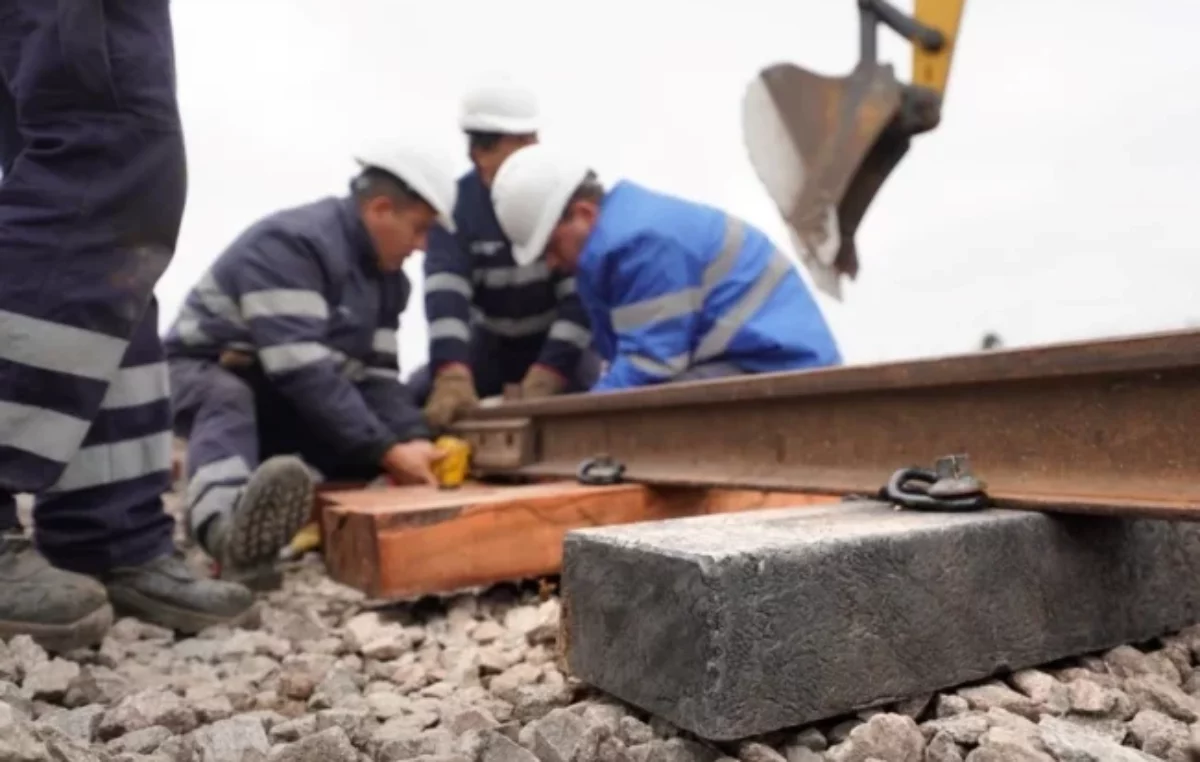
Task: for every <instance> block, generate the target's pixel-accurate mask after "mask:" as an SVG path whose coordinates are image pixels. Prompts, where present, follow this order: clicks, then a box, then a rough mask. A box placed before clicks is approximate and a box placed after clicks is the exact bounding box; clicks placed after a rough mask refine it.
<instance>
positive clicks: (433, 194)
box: [167, 148, 456, 587]
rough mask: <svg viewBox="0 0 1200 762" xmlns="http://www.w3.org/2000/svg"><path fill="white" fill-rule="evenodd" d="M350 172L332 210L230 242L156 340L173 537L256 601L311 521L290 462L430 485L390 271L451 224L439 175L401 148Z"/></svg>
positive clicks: (302, 212)
mask: <svg viewBox="0 0 1200 762" xmlns="http://www.w3.org/2000/svg"><path fill="white" fill-rule="evenodd" d="M359 163H360V165H361V166H362V171H361V172H360V173H359V174H358V175H357V176H356V177H354V178H353V180H352V181H351V186H350V190H351V192H350V194H349V195H348V196H346V197H343V198H336V197H329V198H324V199H321V200H318V201H315V202H312V203H309V204H306V205H303V206H299V207H295V208H291V209H285V210H283V211H280V212H276V213H274V214H272V215H269V216H268V217H266V218H264V219H262V220H259V221H258V222H257V223H255V224H254V225H252V226H251V227H250V228H249V229H248V230H246V231H245V232H244V233H243V234H242V235H241V236H239V237H238V238H237V239H236V240H235V241H234V242H233V243H232V244H231V245H230V246H229V247H228V248H227V249H226V250H225V251H224V252H223V253H222V254H221V255H220V256H219V257H218V258H217V261H216V262H215V263H214V264H213V266H212V268H211V270H210V271H209V272H208V273H206V274H205V275H204V277H203V278H201V280H200V282H199V283H198V284H197V285H196V286H195V287H194V288H193V289H192V291H191V293H190V294H189V295H188V297H187V300H186V301H185V302H184V305H183V308H182V310H181V311H180V314H179V316H178V317H177V319H176V320H175V322H174V324H173V325H172V327H171V329H170V332H169V333H168V336H167V356H168V359H169V361H170V368H171V387H172V389H171V392H172V398H173V400H174V406H175V426H176V431H177V432H178V433H179V434H180V435H181V436H184V437H187V440H188V449H187V470H188V479H189V485H188V493H187V501H188V527H189V529H190V531H191V532H192V533H193V535H194V536H195V537H196V538H197V540H198V541H199V543H200V545H201V546H202V547H203V548H204V549H205V550H206V551H207V552H208V553H209V554H210V555H211V556H212V557H213V558H214V559H216V560H217V561H218V562H219V563H220V564H221V573H222V574H223V575H225V576H229V577H231V578H237V579H241V580H244V581H246V582H247V583H251V584H252V585H254V586H256V587H257V586H269V585H273V584H275V583H276V582H277V580H278V574H277V571H276V570H275V569H274V561H275V559H276V557H277V555H278V552H279V550H280V549H281V548H282V547H283V546H284V545H286V544H287V543H288V541H289V540H291V539H292V536H293V535H294V534H295V533H296V531H297V530H298V529H299V528H300V527H301V526H302V525H303V524H304V522H305V521H306V520H307V519H308V517H309V514H310V511H311V510H312V501H313V494H312V493H313V483H312V479H313V477H312V476H311V474H310V472H309V470H308V468H307V467H306V465H305V462H307V464H308V465H311V466H313V467H314V468H315V469H316V470H317V471H318V472H320V473H321V474H322V475H323V476H324V477H326V478H328V479H333V480H349V481H360V480H361V481H370V480H371V479H373V478H375V477H376V476H378V475H379V474H380V473H381V472H383V473H386V474H388V475H390V476H392V477H393V478H395V479H396V480H398V481H401V482H417V483H426V484H436V483H437V481H436V479H435V478H434V475H433V472H432V465H433V463H434V462H435V461H436V460H437V459H438V458H439V457H440V456H439V455H438V454H437V451H436V450H435V449H434V446H433V444H432V443H431V441H430V431H429V429H428V427H427V426H426V424H425V421H424V419H423V417H422V415H421V410H420V408H419V407H418V406H417V404H416V403H415V401H414V400H413V399H412V397H411V395H410V394H409V391H408V389H407V388H405V386H404V385H403V384H401V383H400V370H399V365H398V358H397V351H398V347H397V342H396V328H397V326H398V324H399V319H400V313H401V312H403V311H404V308H405V306H406V305H407V303H408V298H409V294H410V293H411V290H412V287H411V284H410V283H409V280H408V277H407V276H406V275H405V274H404V271H403V270H402V269H401V268H402V266H403V264H404V260H405V259H407V258H408V256H409V255H410V254H412V252H413V251H414V250H415V249H420V248H424V246H425V243H426V236H427V233H428V231H429V229H430V227H431V226H432V225H433V224H434V220H435V218H438V217H439V216H440V218H441V221H442V223H443V224H446V225H453V222H452V221H451V219H450V214H451V212H452V210H453V209H454V197H455V192H456V191H455V178H454V172H453V169H451V168H450V164H449V163H447V162H441V161H439V160H438V157H436V155H434V154H430V153H429V152H427V151H423V150H417V149H415V148H405V149H398V150H391V151H387V152H384V153H382V154H375V155H369V156H365V157H363V158H360V159H359ZM291 453H298V454H299V455H300V456H301V457H302V458H303V461H302V460H300V459H299V458H295V457H290V455H287V454H291ZM270 456H279V457H273V458H270V459H268V460H267V461H266V462H264V463H262V464H261V466H260V465H259V462H260V458H262V457H270Z"/></svg>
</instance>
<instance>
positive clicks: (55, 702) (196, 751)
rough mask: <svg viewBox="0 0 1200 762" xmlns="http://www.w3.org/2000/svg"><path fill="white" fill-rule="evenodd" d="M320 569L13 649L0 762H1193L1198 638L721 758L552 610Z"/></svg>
mask: <svg viewBox="0 0 1200 762" xmlns="http://www.w3.org/2000/svg"><path fill="white" fill-rule="evenodd" d="M365 603H366V602H365V601H363V600H362V599H361V596H359V595H358V594H357V593H356V592H355V591H353V590H350V589H348V588H345V587H342V586H340V585H337V584H335V583H333V582H331V581H329V580H328V579H327V578H326V577H325V576H324V574H323V571H322V569H321V566H320V562H319V560H318V559H316V558H314V557H310V558H309V559H307V560H306V561H304V562H302V563H300V564H298V565H297V568H295V569H293V570H291V571H290V572H289V573H288V575H287V579H286V582H285V588H284V589H283V590H281V591H278V592H276V593H272V594H270V595H269V596H266V597H265V599H264V600H263V605H262V617H261V619H262V624H261V626H260V628H259V629H257V630H230V629H227V628H220V627H218V628H213V629H211V630H208V631H205V632H203V633H201V634H200V635H199V636H197V637H195V638H186V639H177V638H176V637H174V636H173V634H172V633H170V632H166V631H163V630H161V629H159V628H156V627H153V626H150V625H146V624H143V623H140V622H137V621H135V620H132V619H123V620H120V621H119V622H118V623H117V625H116V626H115V627H114V629H113V630H112V632H111V633H110V634H109V635H108V637H107V638H106V639H105V641H104V643H103V644H102V646H101V647H100V648H99V649H96V650H86V651H78V652H73V653H70V654H66V655H63V656H50V655H48V654H47V653H46V652H44V651H43V650H42V649H41V648H39V647H38V646H37V645H35V644H34V643H33V642H32V641H31V640H29V639H28V638H25V637H17V638H13V639H12V640H10V641H9V642H7V643H5V644H3V645H2V646H0V762H8V761H9V760H13V761H17V760H19V761H21V762H63V761H64V760H65V761H66V762H96V761H97V760H99V761H108V762H226V761H228V762H256V761H260V760H272V761H273V762H310V761H311V762H368V761H370V762H399V761H401V760H419V762H626V761H627V762H718V761H719V760H720V761H721V762H729V760H730V759H738V760H742V762H822V761H823V762H870V761H871V760H877V761H878V762H955V761H956V760H966V761H967V762H991V761H993V760H1015V761H1017V762H1022V761H1024V760H1029V761H1030V762H1047V761H1050V760H1059V762H1091V761H1095V762H1101V761H1109V760H1113V761H1115V762H1123V761H1124V760H1130V761H1133V760H1156V759H1157V760H1171V761H1172V762H1188V761H1189V760H1200V724H1198V720H1200V671H1197V669H1196V664H1197V656H1198V655H1200V627H1196V628H1191V629H1188V630H1185V631H1183V632H1181V633H1178V634H1175V635H1172V636H1170V637H1167V638H1164V639H1161V640H1156V641H1154V642H1152V643H1149V644H1142V645H1141V647H1134V646H1129V645H1126V646H1121V647H1118V648H1115V649H1112V650H1110V651H1107V652H1104V653H1100V654H1094V655H1089V656H1085V657H1082V658H1079V659H1071V660H1068V661H1065V662H1061V663H1056V664H1053V665H1046V666H1044V668H1041V669H1028V670H1023V671H1019V672H1016V673H1013V674H1010V675H1006V676H1004V677H1003V678H995V679H991V680H988V681H985V682H982V683H977V684H974V685H970V686H963V687H960V688H958V689H956V690H953V691H945V692H942V693H938V694H932V695H926V696H919V697H913V698H911V699H908V700H905V701H903V702H900V703H898V704H896V705H892V706H887V707H884V708H882V709H880V710H871V711H867V712H863V713H861V714H856V715H853V716H846V717H840V718H837V719H835V720H831V721H827V722H823V723H821V724H819V725H815V726H811V727H807V728H795V729H789V730H787V731H782V732H778V733H772V734H770V735H768V736H764V737H760V738H751V739H745V740H741V741H736V742H729V743H721V744H713V743H708V742H705V741H703V740H700V739H698V738H696V737H694V736H691V735H689V734H687V733H683V732H681V731H679V730H678V729H676V728H674V727H672V726H671V725H670V724H669V723H667V722H665V721H663V720H661V719H658V718H654V717H650V716H647V715H646V714H644V713H642V712H640V711H637V710H634V709H632V708H630V707H627V706H623V705H621V704H620V703H619V702H616V701H614V700H612V699H610V698H607V697H604V696H601V695H599V694H597V693H594V692H591V691H589V690H588V689H586V688H585V687H584V686H581V685H579V684H577V683H575V682H574V681H572V680H570V679H568V678H566V677H565V676H564V675H563V674H562V673H561V672H560V671H559V668H558V665H557V662H556V651H555V644H554V638H555V635H556V631H557V619H558V615H559V606H558V601H557V599H555V598H554V597H552V596H550V597H547V598H546V599H545V600H541V598H540V597H539V596H538V595H537V593H536V591H534V590H528V591H521V590H519V589H518V588H516V587H510V586H505V587H500V588H496V589H493V590H490V591H487V592H484V593H482V594H480V595H478V596H460V597H457V598H453V599H449V600H446V601H442V602H423V603H421V604H417V605H413V606H405V607H402V608H398V609H397V608H391V609H387V610H379V611H373V610H367V609H365V608H364V605H365Z"/></svg>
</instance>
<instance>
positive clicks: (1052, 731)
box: [1038, 717, 1154, 762]
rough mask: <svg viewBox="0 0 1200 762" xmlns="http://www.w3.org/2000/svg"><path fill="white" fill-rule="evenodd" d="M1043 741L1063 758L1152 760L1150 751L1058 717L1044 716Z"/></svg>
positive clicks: (1074, 761)
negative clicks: (1133, 746)
mask: <svg viewBox="0 0 1200 762" xmlns="http://www.w3.org/2000/svg"><path fill="white" fill-rule="evenodd" d="M1038 724H1039V725H1040V726H1041V732H1042V742H1043V743H1044V744H1046V748H1047V749H1049V750H1050V753H1051V754H1053V755H1054V757H1055V758H1056V759H1058V760H1060V762H1153V760H1154V757H1151V756H1150V755H1149V754H1145V753H1143V752H1140V751H1138V750H1137V749H1131V748H1129V747H1128V746H1122V745H1121V744H1119V743H1117V742H1115V741H1111V740H1109V739H1107V738H1104V737H1103V736H1098V735H1095V734H1094V733H1090V732H1088V731H1087V730H1086V729H1084V728H1082V727H1080V726H1079V725H1075V724H1073V723H1070V722H1067V721H1065V720H1061V719H1059V718H1057V717H1043V718H1042V721H1041V722H1040V723H1038Z"/></svg>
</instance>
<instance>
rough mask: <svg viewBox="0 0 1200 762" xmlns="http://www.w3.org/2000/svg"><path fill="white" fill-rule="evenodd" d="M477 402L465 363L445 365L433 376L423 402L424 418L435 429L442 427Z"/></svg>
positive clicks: (473, 383) (473, 385)
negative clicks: (427, 395)
mask: <svg viewBox="0 0 1200 762" xmlns="http://www.w3.org/2000/svg"><path fill="white" fill-rule="evenodd" d="M477 404H479V396H478V395H477V394H475V379H474V378H472V377H471V371H470V369H469V368H467V367H466V366H465V365H459V364H455V365H447V366H446V367H444V368H442V369H441V370H440V371H438V374H437V375H436V376H434V378H433V389H432V391H430V393H429V399H428V400H427V401H426V403H425V410H424V413H425V420H426V421H428V422H429V425H430V426H432V427H433V428H435V429H443V428H445V427H446V426H449V425H450V424H451V423H453V422H454V420H455V419H457V418H459V417H461V416H462V414H463V413H465V412H466V411H468V410H470V409H471V408H473V407H475V406H476V405H477Z"/></svg>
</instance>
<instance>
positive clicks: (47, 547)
mask: <svg viewBox="0 0 1200 762" xmlns="http://www.w3.org/2000/svg"><path fill="white" fill-rule="evenodd" d="M0 170H2V173H3V174H2V176H0V257H3V259H2V260H0V261H2V262H3V264H4V277H3V278H0V638H4V637H9V636H12V635H17V634H26V635H29V636H31V637H33V638H34V639H35V640H36V641H37V642H39V643H41V644H42V645H43V646H45V647H47V648H49V649H52V650H56V651H65V650H70V649H73V648H78V647H83V646H88V645H93V644H95V643H98V642H99V641H100V640H101V639H102V637H103V636H104V633H105V631H106V630H107V629H108V627H109V625H110V624H111V622H112V620H113V616H114V607H115V608H116V610H117V613H120V614H121V615H129V616H135V617H139V618H141V619H144V620H146V621H149V622H152V623H155V624H158V625H161V626H165V627H170V628H173V629H177V630H181V631H183V632H195V631H197V630H199V629H200V628H202V627H205V626H208V625H211V624H218V623H228V622H238V621H241V620H242V618H243V617H244V616H245V615H247V614H249V613H250V612H251V610H252V604H253V602H254V598H253V595H252V594H251V593H250V591H249V590H247V589H246V588H244V587H242V586H241V585H234V584H229V583H226V582H221V581H216V580H208V579H204V578H201V577H197V576H196V575H195V574H194V573H193V572H192V571H191V570H190V569H189V568H188V567H187V566H186V565H185V564H184V563H183V560H182V558H181V557H180V556H179V554H178V552H177V551H176V548H175V544H174V542H173V539H172V531H173V528H174V522H173V521H172V519H171V518H170V516H168V515H167V514H166V513H165V512H164V510H163V501H162V496H163V493H164V492H166V491H168V490H169V489H170V488H171V415H170V405H169V399H168V392H167V372H166V366H165V365H164V363H163V355H162V351H163V350H162V343H161V342H160V340H159V337H158V331H157V322H158V305H157V303H156V301H155V298H154V286H155V284H156V283H157V281H158V279H159V277H160V276H161V275H162V272H163V271H164V270H165V269H166V267H167V264H168V263H169V262H170V260H171V258H172V256H173V254H174V249H175V242H176V238H177V236H178V233H179V227H180V222H181V219H182V216H183V208H184V200H185V198H186V195H187V174H186V155H185V151H184V143H183V134H182V125H181V123H180V117H179V112H178V107H177V103H176V96H175V74H174V43H173V39H172V29H171V19H170V12H169V7H168V4H167V3H165V2H162V0H125V1H124V2H119V3H116V2H106V3H98V2H97V3H52V2H46V1H45V0H10V2H5V3H2V4H0ZM18 493H26V494H32V495H34V496H35V500H36V502H35V511H34V521H33V524H34V527H33V529H34V532H33V541H32V542H30V541H29V540H27V539H26V537H25V534H24V532H23V531H21V527H20V523H19V520H18V517H17V512H16V501H15V498H14V495H15V494H18Z"/></svg>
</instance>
